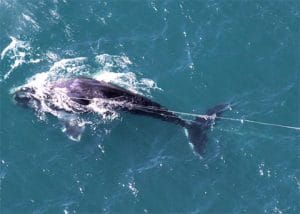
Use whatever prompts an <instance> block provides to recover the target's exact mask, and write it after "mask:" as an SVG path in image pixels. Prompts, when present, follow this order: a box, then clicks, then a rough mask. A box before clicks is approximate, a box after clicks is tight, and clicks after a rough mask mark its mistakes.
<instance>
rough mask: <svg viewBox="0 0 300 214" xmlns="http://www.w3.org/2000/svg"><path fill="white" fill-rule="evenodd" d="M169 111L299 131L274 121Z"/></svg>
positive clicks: (299, 129) (298, 128)
mask: <svg viewBox="0 0 300 214" xmlns="http://www.w3.org/2000/svg"><path fill="white" fill-rule="evenodd" d="M170 112H172V113H175V114H178V115H184V116H193V117H201V118H204V119H206V120H208V119H215V118H218V119H223V120H230V121H237V122H240V123H244V122H247V123H254V124H258V125H265V126H273V127H279V128H286V129H293V130H297V131H300V127H296V126H287V125H282V124H276V123H268V122H262V121H257V120H248V119H237V118H230V117H221V116H216V115H201V114H193V113H186V112H178V111H170Z"/></svg>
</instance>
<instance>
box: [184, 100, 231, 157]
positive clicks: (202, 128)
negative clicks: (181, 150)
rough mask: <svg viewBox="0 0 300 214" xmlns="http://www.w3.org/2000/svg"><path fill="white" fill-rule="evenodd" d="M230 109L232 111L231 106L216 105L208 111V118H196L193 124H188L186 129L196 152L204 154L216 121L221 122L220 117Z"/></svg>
mask: <svg viewBox="0 0 300 214" xmlns="http://www.w3.org/2000/svg"><path fill="white" fill-rule="evenodd" d="M229 109H231V107H230V105H229V104H220V105H216V106H214V107H213V108H210V109H208V110H207V112H206V115H207V116H208V117H207V118H204V117H196V119H195V120H194V121H193V122H191V123H187V125H186V126H185V128H186V131H187V135H188V138H189V141H190V143H191V146H192V148H193V149H194V150H195V152H197V153H198V154H200V155H201V154H203V153H204V147H205V144H206V142H207V140H208V137H207V132H208V131H209V130H210V129H211V128H212V126H213V125H214V124H215V123H216V120H219V118H218V117H219V116H221V114H222V113H223V112H224V111H226V110H229Z"/></svg>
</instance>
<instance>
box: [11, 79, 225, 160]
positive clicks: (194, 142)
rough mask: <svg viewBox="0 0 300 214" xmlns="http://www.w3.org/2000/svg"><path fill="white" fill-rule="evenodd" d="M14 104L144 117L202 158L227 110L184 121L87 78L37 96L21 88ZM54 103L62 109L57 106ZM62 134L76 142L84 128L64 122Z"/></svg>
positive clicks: (128, 92)
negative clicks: (183, 136) (171, 129)
mask: <svg viewBox="0 0 300 214" xmlns="http://www.w3.org/2000/svg"><path fill="white" fill-rule="evenodd" d="M13 97H14V100H15V101H16V103H17V104H19V105H21V106H23V107H31V108H34V109H36V110H37V109H40V108H42V107H43V108H45V105H46V107H47V108H48V109H51V110H52V111H55V112H66V113H68V114H72V113H75V114H76V113H80V114H81V113H91V112H93V109H94V108H91V106H95V105H101V106H104V107H105V108H107V109H111V110H113V111H117V112H129V113H131V114H134V115H140V116H148V117H152V118H155V119H159V120H161V121H165V122H169V123H172V124H175V125H177V126H180V127H182V128H184V129H185V130H186V133H187V136H188V140H189V142H190V145H191V146H192V148H193V150H194V151H195V152H196V153H198V154H203V153H204V151H205V145H206V143H207V142H208V132H209V131H210V130H211V127H212V126H213V125H214V124H215V123H216V120H218V117H220V115H221V114H222V113H223V112H225V111H226V110H228V109H229V108H230V106H229V104H218V105H216V106H214V107H212V108H210V109H208V110H207V111H206V113H205V114H206V116H207V117H195V118H194V119H193V120H186V119H183V118H182V117H180V115H179V114H177V113H176V112H174V111H171V110H169V109H168V108H166V107H164V106H163V105H161V104H159V103H158V102H155V101H153V100H151V99H150V98H148V97H146V96H144V95H141V94H139V93H136V92H134V91H131V90H128V89H125V88H123V87H120V86H118V85H116V84H112V83H108V82H105V81H99V80H96V79H93V78H89V77H75V78H68V79H61V80H57V81H53V82H51V83H50V84H49V85H47V92H46V93H43V94H42V96H41V93H40V92H39V91H38V90H37V89H36V88H34V87H31V86H29V85H28V86H26V85H25V86H23V87H21V88H19V89H17V90H16V91H15V92H14V93H13ZM58 100H59V101H60V103H63V105H62V104H61V105H57V102H58ZM64 124H65V125H64V131H65V132H67V134H68V135H69V136H70V139H72V140H80V137H81V134H82V132H83V131H84V126H83V125H82V124H80V123H76V122H74V120H73V121H72V120H68V119H64Z"/></svg>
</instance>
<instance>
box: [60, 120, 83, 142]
mask: <svg viewBox="0 0 300 214" xmlns="http://www.w3.org/2000/svg"><path fill="white" fill-rule="evenodd" d="M62 122H63V128H62V131H63V132H64V133H66V134H67V136H68V138H69V139H71V140H73V141H80V139H81V136H82V134H83V132H84V129H85V123H83V122H81V121H78V120H77V119H69V120H63V121H62Z"/></svg>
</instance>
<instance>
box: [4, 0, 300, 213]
mask: <svg viewBox="0 0 300 214" xmlns="http://www.w3.org/2000/svg"><path fill="white" fill-rule="evenodd" d="M0 54H1V55H0V113H1V114H0V117H1V118H0V119H1V122H0V142H1V147H0V181H1V186H0V213H1V214H6V213H14V214H15V213H64V214H68V213H70V214H71V213H195V214H196V213H217V214H218V213H277V214H281V213H295V214H296V213H300V203H299V202H300V132H299V130H296V129H293V128H283V127H274V126H270V125H262V124H257V123H249V122H247V121H246V120H255V121H260V122H267V123H274V124H280V125H287V126H294V127H299V126H300V1H297V0H295V1H277V0H275V1H170V0H161V1H154V0H148V1H121V0H120V1H107V0H106V1H100V0H86V1H83V0H39V1H37V0H0ZM75 76H88V77H93V78H96V79H101V80H104V81H107V82H112V83H114V84H118V85H120V86H122V87H125V88H127V89H129V90H133V91H135V92H136V93H140V94H143V95H144V96H147V97H150V98H151V99H153V100H155V101H157V102H159V103H161V104H162V105H164V106H166V107H168V108H169V109H171V110H174V111H178V112H184V113H194V114H205V112H206V110H207V109H209V108H210V107H212V106H214V105H216V104H220V103H231V104H233V106H232V109H231V110H230V111H227V112H225V113H224V114H223V116H224V117H226V118H233V119H237V120H225V119H223V120H222V119H221V120H219V121H217V123H216V125H215V126H214V127H212V129H211V131H210V132H209V137H208V142H207V145H206V152H205V154H203V155H202V156H201V157H200V156H199V155H197V154H195V152H194V151H193V150H192V148H191V147H190V145H189V142H188V138H187V136H186V135H185V133H184V130H183V129H182V128H180V127H179V126H176V125H173V124H169V123H166V122H162V121H159V120H156V119H152V118H147V117H143V116H136V115H130V114H126V113H121V114H117V113H116V114H113V116H112V117H110V118H105V117H103V115H104V114H102V113H103V112H101V111H100V110H101V109H100V110H99V109H98V110H99V111H98V112H96V113H94V114H90V115H84V116H82V118H81V119H82V120H83V121H85V122H86V124H87V127H86V129H85V132H84V133H83V136H82V138H81V140H80V142H74V141H72V140H70V139H69V138H68V136H67V135H66V134H65V133H63V132H62V123H61V121H59V119H58V118H57V117H55V116H53V115H51V114H49V113H46V112H43V111H33V110H30V109H26V108H22V107H20V106H18V105H17V104H16V103H15V102H14V100H13V95H12V93H13V91H14V90H15V88H16V87H19V86H22V85H24V84H35V85H36V86H37V87H42V85H44V83H46V82H49V81H57V80H60V79H63V78H70V77H75ZM184 117H186V116H184ZM189 119H191V117H189Z"/></svg>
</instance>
